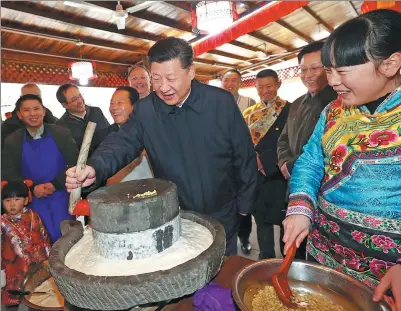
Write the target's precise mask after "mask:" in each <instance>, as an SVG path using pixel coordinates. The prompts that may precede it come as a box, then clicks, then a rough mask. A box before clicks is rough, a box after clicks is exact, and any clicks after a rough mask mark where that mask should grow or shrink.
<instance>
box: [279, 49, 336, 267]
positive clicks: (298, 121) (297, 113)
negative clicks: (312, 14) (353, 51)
mask: <svg viewBox="0 0 401 311" xmlns="http://www.w3.org/2000/svg"><path fill="white" fill-rule="evenodd" d="M322 47H323V43H322V42H314V43H311V44H309V45H307V46H306V47H304V48H303V49H302V50H301V52H299V54H298V61H299V65H300V71H301V79H302V82H303V84H304V85H305V86H306V88H307V89H308V93H307V94H306V95H302V96H301V97H299V98H298V99H296V100H295V102H294V103H293V104H292V105H291V108H290V111H289V114H288V119H287V122H286V124H285V127H284V129H283V132H282V133H281V135H280V138H279V140H278V144H277V156H278V165H279V167H280V170H281V172H282V174H283V176H284V177H285V178H286V179H287V180H288V179H289V178H290V177H291V172H292V168H293V166H294V163H295V161H296V160H297V159H298V157H299V156H300V155H301V153H302V149H303V146H304V145H305V144H306V143H307V142H308V140H309V138H310V136H311V135H312V132H313V130H314V128H315V125H316V123H317V121H318V119H319V116H320V113H321V112H322V110H323V109H324V108H325V107H326V106H327V105H328V104H329V103H330V102H332V101H333V100H335V99H336V98H337V93H336V92H335V91H334V90H333V88H332V87H330V86H329V85H328V82H327V77H326V73H325V71H324V68H323V64H322V61H321V49H322ZM305 247H306V244H305V243H304V244H303V245H301V247H300V248H298V253H297V257H298V258H300V259H305V255H306V251H305Z"/></svg>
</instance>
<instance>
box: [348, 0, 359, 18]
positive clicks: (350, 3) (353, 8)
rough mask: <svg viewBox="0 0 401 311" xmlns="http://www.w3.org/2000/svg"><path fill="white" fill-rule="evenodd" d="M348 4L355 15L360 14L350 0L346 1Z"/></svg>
mask: <svg viewBox="0 0 401 311" xmlns="http://www.w3.org/2000/svg"><path fill="white" fill-rule="evenodd" d="M348 3H349V5H350V6H351V9H352V11H353V12H354V13H355V17H358V16H359V15H360V14H359V12H358V10H357V9H356V7H355V5H354V4H353V3H352V1H348Z"/></svg>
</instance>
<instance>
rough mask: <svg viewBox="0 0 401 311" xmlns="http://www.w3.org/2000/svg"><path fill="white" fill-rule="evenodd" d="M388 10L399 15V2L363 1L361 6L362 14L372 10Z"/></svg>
mask: <svg viewBox="0 0 401 311" xmlns="http://www.w3.org/2000/svg"><path fill="white" fill-rule="evenodd" d="M380 9H389V10H394V11H397V12H400V13H401V2H400V1H365V2H364V3H363V4H362V6H361V11H362V13H368V12H371V11H374V10H380Z"/></svg>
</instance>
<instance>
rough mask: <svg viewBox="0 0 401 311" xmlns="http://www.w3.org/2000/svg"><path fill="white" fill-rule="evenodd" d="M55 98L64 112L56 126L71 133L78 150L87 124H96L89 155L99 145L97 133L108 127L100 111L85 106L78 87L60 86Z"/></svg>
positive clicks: (72, 85)
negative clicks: (64, 128)
mask: <svg viewBox="0 0 401 311" xmlns="http://www.w3.org/2000/svg"><path fill="white" fill-rule="evenodd" d="M56 97H57V100H58V101H59V102H60V103H61V104H62V105H63V107H64V108H65V110H66V111H65V113H64V114H63V116H62V117H61V118H60V120H58V122H57V125H61V126H64V127H66V128H68V129H69V130H70V131H71V133H72V136H73V137H74V140H75V142H76V144H77V147H78V149H80V148H81V145H82V140H83V138H84V133H85V129H86V126H87V125H88V122H89V121H91V122H94V123H96V130H95V136H94V138H93V140H92V143H91V148H90V151H89V153H90V154H91V153H92V152H93V151H94V150H95V149H96V147H97V146H98V145H99V144H100V143H101V138H100V137H101V135H100V134H99V133H101V132H102V130H103V129H107V128H108V127H109V125H110V124H109V122H108V121H107V119H106V118H105V116H104V115H103V112H102V110H101V109H100V108H98V107H89V106H87V105H85V100H84V98H83V97H82V95H81V93H80V91H79V89H78V87H77V86H76V85H74V84H63V85H61V86H60V87H59V88H58V90H57V93H56Z"/></svg>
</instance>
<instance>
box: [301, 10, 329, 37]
mask: <svg viewBox="0 0 401 311" xmlns="http://www.w3.org/2000/svg"><path fill="white" fill-rule="evenodd" d="M302 9H304V10H305V12H307V13H308V14H309V15H310V16H312V18H314V19H315V20H316V21H317V22H318V23H319V24H322V26H323V27H324V28H326V30H327V31H328V32H330V33H332V32H333V31H334V28H333V27H331V26H330V25H329V24H327V23H326V22H325V21H324V20H323V19H322V18H320V17H319V16H318V15H317V14H316V13H315V12H313V11H312V9H311V8H310V7H308V6H304V7H302Z"/></svg>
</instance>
